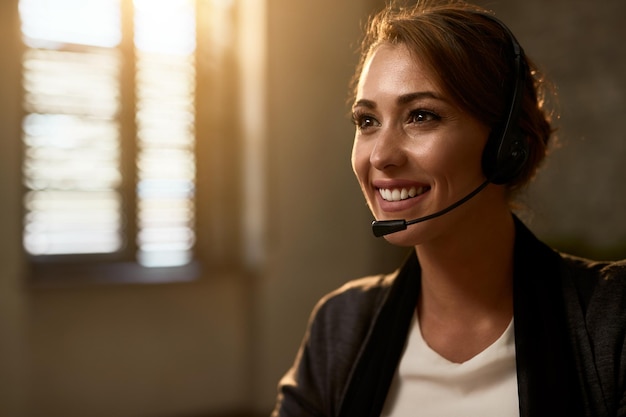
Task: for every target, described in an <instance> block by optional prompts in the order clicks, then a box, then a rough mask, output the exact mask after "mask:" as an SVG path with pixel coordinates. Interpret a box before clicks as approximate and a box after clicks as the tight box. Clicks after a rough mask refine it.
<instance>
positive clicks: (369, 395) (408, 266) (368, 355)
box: [339, 251, 421, 417]
mask: <svg viewBox="0 0 626 417" xmlns="http://www.w3.org/2000/svg"><path fill="white" fill-rule="evenodd" d="M420 277H421V271H420V267H419V264H418V261H417V256H416V255H415V252H414V251H412V252H411V255H410V257H409V258H408V260H407V261H406V262H405V263H404V265H403V267H402V269H401V270H400V271H399V273H398V276H397V277H396V278H395V281H394V283H393V284H392V286H391V289H390V292H389V296H388V298H387V299H386V301H385V304H384V305H383V307H382V309H381V311H380V314H379V315H378V317H377V318H375V322H374V323H373V327H372V331H371V333H370V335H369V337H368V339H367V341H366V342H365V343H366V344H365V347H364V350H363V352H362V353H361V355H360V357H359V359H358V361H357V364H356V367H355V368H354V371H353V372H352V375H351V377H350V378H349V381H348V387H347V390H346V392H345V395H344V397H343V401H342V404H341V411H340V413H339V416H340V417H357V416H358V417H378V416H380V413H381V412H382V409H383V406H384V404H385V399H386V397H387V392H388V391H389V386H390V385H391V380H392V379H393V375H394V372H395V370H396V367H397V366H398V363H399V362H400V358H401V356H402V352H403V350H404V345H405V342H406V338H407V335H408V332H409V326H410V324H411V319H412V317H413V314H414V312H415V306H416V303H417V297H418V294H419V288H420V281H421V279H420Z"/></svg>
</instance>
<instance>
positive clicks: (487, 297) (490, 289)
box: [416, 210, 515, 321]
mask: <svg viewBox="0 0 626 417" xmlns="http://www.w3.org/2000/svg"><path fill="white" fill-rule="evenodd" d="M479 217H480V218H475V219H472V221H465V222H463V223H462V224H460V225H459V227H458V228H456V229H455V231H454V234H453V235H451V236H447V237H444V238H442V239H440V240H438V241H436V242H429V243H428V244H424V245H419V246H417V247H416V252H417V256H418V258H419V260H420V265H421V267H422V291H421V296H420V308H421V309H425V310H426V311H424V312H423V313H425V314H427V313H428V312H430V313H433V314H435V315H436V317H439V318H440V319H441V320H446V319H450V320H455V321H458V320H480V317H484V318H494V317H502V316H506V317H508V318H509V319H510V316H511V315H512V278H513V246H514V239H515V225H514V222H513V218H512V216H511V213H510V212H509V211H508V210H506V211H500V212H498V213H489V214H488V215H482V216H479ZM420 313H422V311H420Z"/></svg>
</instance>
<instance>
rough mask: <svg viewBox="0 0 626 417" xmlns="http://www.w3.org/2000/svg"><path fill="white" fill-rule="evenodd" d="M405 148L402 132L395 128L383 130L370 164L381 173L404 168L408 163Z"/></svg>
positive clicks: (375, 145)
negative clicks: (393, 168) (395, 168)
mask: <svg viewBox="0 0 626 417" xmlns="http://www.w3.org/2000/svg"><path fill="white" fill-rule="evenodd" d="M403 146H404V138H403V134H402V132H401V131H399V130H398V129H395V128H394V127H393V126H387V127H385V128H383V129H381V130H380V131H379V132H378V134H377V138H376V142H375V144H374V147H373V148H372V153H371V154H370V163H371V164H372V166H373V167H374V168H376V169H378V170H381V171H382V170H386V169H389V168H392V167H399V166H402V165H403V164H404V163H405V162H406V152H405V150H404V148H403Z"/></svg>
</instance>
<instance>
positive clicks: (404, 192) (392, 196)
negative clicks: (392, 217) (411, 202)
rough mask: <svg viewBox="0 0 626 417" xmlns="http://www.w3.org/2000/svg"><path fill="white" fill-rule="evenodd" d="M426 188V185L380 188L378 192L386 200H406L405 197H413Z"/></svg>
mask: <svg viewBox="0 0 626 417" xmlns="http://www.w3.org/2000/svg"><path fill="white" fill-rule="evenodd" d="M426 190H427V187H419V188H416V187H411V188H409V189H406V188H394V189H389V188H380V189H379V190H378V192H379V193H380V196H381V197H382V198H383V200H386V201H401V200H406V199H407V198H413V197H415V196H418V195H420V194H423V193H424V192H425V191H426Z"/></svg>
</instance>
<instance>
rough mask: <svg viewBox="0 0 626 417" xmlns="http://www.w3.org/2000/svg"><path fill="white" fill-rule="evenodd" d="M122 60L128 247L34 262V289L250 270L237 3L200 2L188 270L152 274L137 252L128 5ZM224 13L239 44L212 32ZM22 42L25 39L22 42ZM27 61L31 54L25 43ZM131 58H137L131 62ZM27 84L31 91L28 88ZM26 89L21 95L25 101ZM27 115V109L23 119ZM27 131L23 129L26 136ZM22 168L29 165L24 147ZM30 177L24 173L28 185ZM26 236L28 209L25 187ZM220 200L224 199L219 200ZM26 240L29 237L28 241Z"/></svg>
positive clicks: (30, 258) (30, 261) (125, 2)
mask: <svg viewBox="0 0 626 417" xmlns="http://www.w3.org/2000/svg"><path fill="white" fill-rule="evenodd" d="M121 8H122V11H121V27H122V39H121V44H120V46H119V50H120V53H121V56H122V63H121V73H120V95H121V96H120V97H121V98H120V108H121V109H120V113H119V119H118V120H119V123H120V141H121V142H122V143H124V145H123V146H121V160H120V163H121V173H122V185H121V187H120V192H121V194H122V201H123V203H122V206H123V208H122V214H123V215H124V219H125V220H124V234H123V240H124V242H125V245H124V247H123V248H122V249H121V250H120V251H118V252H114V253H96V254H92V253H90V254H63V255H32V254H30V253H28V252H27V251H26V249H25V248H24V245H23V242H22V243H21V244H22V251H23V253H24V256H25V259H26V273H27V277H28V279H27V282H28V285H29V286H30V287H33V288H51V287H75V286H81V285H91V284H162V283H176V282H190V281H195V280H198V279H201V278H203V277H206V276H208V275H211V274H214V273H217V272H219V271H222V270H226V269H227V270H229V271H232V270H233V269H235V270H237V269H241V268H242V267H243V265H242V264H243V259H242V257H243V255H242V251H241V248H242V240H243V236H242V208H241V204H240V203H241V201H242V195H241V194H242V179H243V178H242V170H241V164H242V152H241V151H242V137H241V135H242V132H241V128H240V122H241V121H240V117H239V112H238V110H237V109H238V108H239V103H238V100H239V91H238V84H239V81H240V80H239V77H238V65H239V64H238V59H237V50H236V36H235V35H236V31H235V30H234V29H235V28H236V24H237V15H238V9H237V2H233V3H232V5H231V7H229V8H227V9H225V8H223V7H219V6H218V5H217V4H215V3H214V2H208V1H203V0H195V8H196V51H195V60H194V62H195V64H194V65H195V74H196V75H195V76H196V89H195V122H194V123H195V125H194V131H195V139H196V140H195V145H194V152H195V161H196V174H195V195H194V205H195V216H194V232H195V244H194V247H193V250H192V261H191V262H190V263H188V264H184V265H180V266H167V267H147V266H142V265H140V264H139V263H138V262H137V261H136V259H135V257H136V253H137V244H136V240H135V239H136V236H137V232H138V228H137V217H136V215H137V198H136V191H135V190H136V181H137V175H136V159H135V157H136V154H137V127H136V121H135V114H136V97H135V75H136V71H135V64H136V60H135V54H134V40H133V38H134V36H133V35H134V31H133V26H134V23H133V20H134V16H133V5H132V2H131V1H129V0H122V1H121ZM216 14H219V18H220V19H222V21H223V22H224V21H225V22H226V26H227V29H228V30H229V31H230V32H231V35H232V38H231V42H229V43H228V44H224V43H223V42H222V41H221V40H220V39H216V38H215V36H214V34H212V33H211V30H212V29H211V27H210V23H209V22H207V20H208V19H207V17H208V16H215V15H216ZM20 39H21V35H20ZM21 48H22V54H20V56H19V58H18V59H19V60H20V74H23V72H22V71H23V66H22V56H23V54H24V53H25V52H26V50H27V47H26V46H25V45H24V43H23V42H22V43H21ZM129 57H131V58H130V59H129ZM20 85H22V86H23V84H22V83H20ZM24 93H25V92H24V89H23V87H22V89H21V95H22V97H23V95H24ZM25 115H26V112H25V110H24V108H23V107H22V118H21V119H22V120H23V117H24V116H25ZM20 132H21V129H20ZM20 145H21V147H22V153H21V161H24V147H25V145H24V142H23V141H22V140H21V137H20ZM22 176H23V171H21V172H20V178H22ZM22 190H23V191H22V195H21V197H22V213H21V219H22V230H23V225H24V216H25V214H26V210H25V207H24V204H23V202H24V197H25V195H26V192H27V189H26V187H24V186H22ZM212 196H219V198H212ZM22 236H23V234H22Z"/></svg>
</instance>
